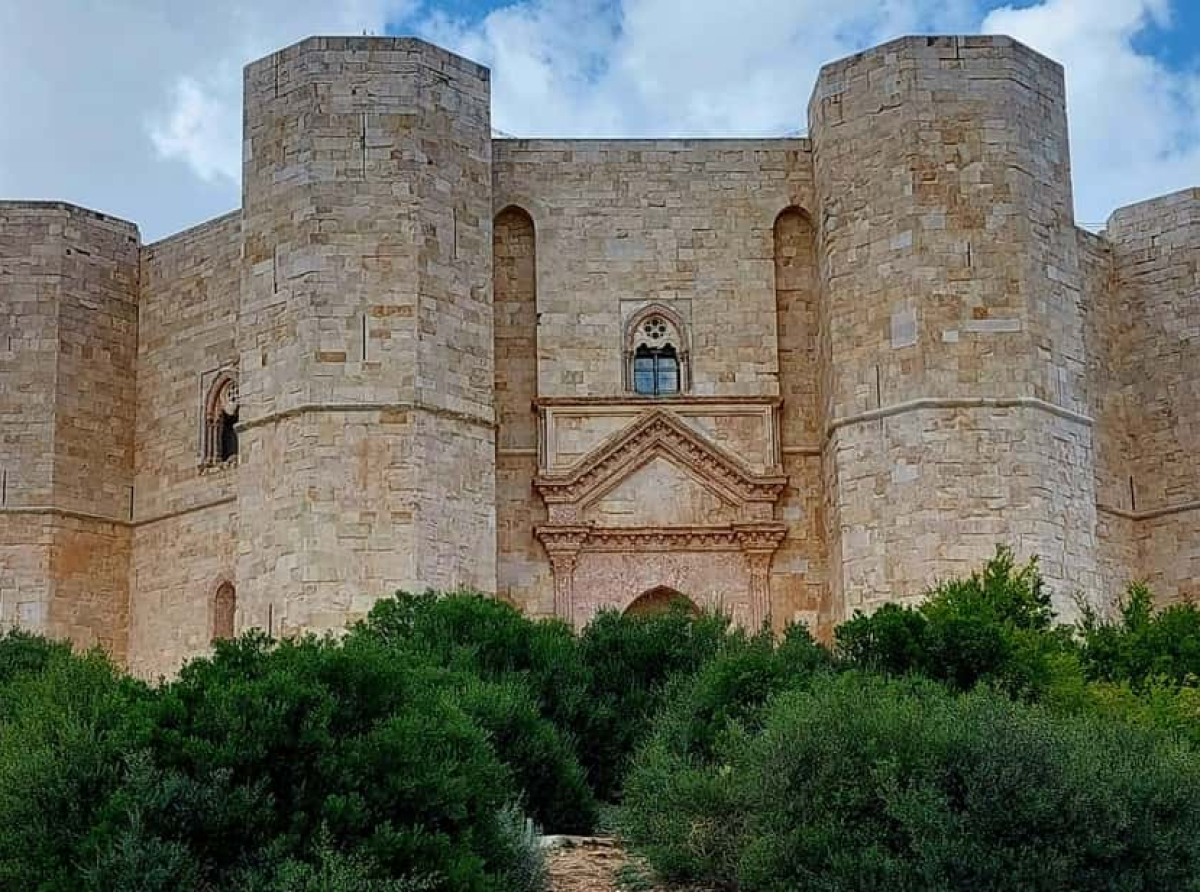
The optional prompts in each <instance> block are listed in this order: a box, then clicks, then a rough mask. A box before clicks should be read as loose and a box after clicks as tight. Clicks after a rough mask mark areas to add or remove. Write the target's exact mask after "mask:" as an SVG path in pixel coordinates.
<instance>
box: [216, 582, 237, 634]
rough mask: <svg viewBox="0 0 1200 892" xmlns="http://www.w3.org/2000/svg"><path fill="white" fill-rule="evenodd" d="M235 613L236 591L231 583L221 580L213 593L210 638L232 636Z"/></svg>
mask: <svg viewBox="0 0 1200 892" xmlns="http://www.w3.org/2000/svg"><path fill="white" fill-rule="evenodd" d="M236 615H237V592H236V591H235V590H234V588H233V583H231V582H222V583H221V585H220V586H219V587H218V588H217V593H216V594H215V595H213V608H212V640H213V641H217V640H219V639H223V638H232V637H233V636H234V631H235V630H234V621H235V618H236Z"/></svg>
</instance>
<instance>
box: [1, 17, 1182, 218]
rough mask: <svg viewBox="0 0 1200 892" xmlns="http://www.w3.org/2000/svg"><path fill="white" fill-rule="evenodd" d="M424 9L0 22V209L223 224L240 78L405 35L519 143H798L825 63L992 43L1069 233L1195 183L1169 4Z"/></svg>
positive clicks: (232, 199) (234, 162)
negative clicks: (1055, 134) (21, 206)
mask: <svg viewBox="0 0 1200 892" xmlns="http://www.w3.org/2000/svg"><path fill="white" fill-rule="evenodd" d="M437 2H438V0H426V2H425V4H424V6H422V7H419V8H418V7H417V6H416V4H417V3H418V0H256V2H254V3H247V2H245V0H212V2H209V3H207V4H184V3H183V2H179V0H164V2H159V3H145V2H142V0H106V2H104V3H99V2H94V0H87V2H85V0H40V2H36V3H35V2H29V3H25V2H20V0H0V196H5V197H22V198H62V199H66V200H70V201H75V202H78V203H81V204H85V205H88V206H91V207H96V208H98V209H100V210H105V211H109V212H111V213H115V214H118V215H121V216H125V217H128V218H130V219H134V220H136V221H138V222H139V223H140V224H141V225H142V229H143V233H144V235H145V236H147V237H149V238H156V237H160V236H162V235H165V234H167V233H169V232H171V231H174V230H176V229H179V228H182V227H184V226H187V225H190V224H192V223H196V222H199V221H200V220H203V219H206V218H208V217H211V216H214V215H215V214H218V213H221V212H223V211H225V210H228V209H230V208H232V207H235V206H236V205H237V203H238V200H239V194H238V193H239V188H238V183H237V180H238V173H239V168H240V162H239V157H240V145H241V134H240V129H241V66H242V65H243V64H244V63H245V62H247V61H249V60H251V59H254V58H257V57H259V56H261V55H264V54H266V53H268V52H270V51H272V50H274V49H277V48H278V47H281V46H285V45H287V44H288V43H291V42H293V41H295V40H297V39H300V38H301V37H304V36H306V35H308V34H313V33H350V34H359V33H362V32H363V31H364V30H367V31H370V32H372V33H383V31H384V28H385V25H386V23H387V22H389V21H390V22H393V23H397V22H401V21H403V20H405V18H406V16H407V18H408V26H406V27H405V28H404V30H416V31H417V32H418V33H420V34H421V35H422V36H425V37H428V38H430V39H433V40H434V41H435V42H439V43H442V44H443V45H446V46H448V47H449V48H451V49H454V50H457V51H458V52H461V53H463V54H464V55H467V56H469V57H471V58H473V59H476V60H478V61H481V62H483V63H485V64H488V65H489V66H491V68H492V75H493V121H494V123H495V125H496V126H497V127H498V128H500V129H502V130H505V131H508V132H511V133H515V134H518V135H522V136H584V135H587V136H655V135H658V136H679V135H703V136H712V135H751V134H756V135H774V134H781V133H787V132H797V131H801V130H802V129H803V128H804V125H805V106H806V104H807V101H808V96H809V92H810V90H811V88H812V84H813V81H814V79H815V77H816V73H817V69H818V68H819V67H820V65H821V64H822V63H824V62H827V61H829V60H831V59H835V58H837V57H839V56H842V55H845V54H847V53H851V52H855V51H857V50H859V49H862V48H864V47H867V46H870V45H872V44H875V43H878V42H880V41H883V40H886V39H888V38H890V37H894V36H896V35H898V34H902V33H909V32H914V31H918V32H919V31H940V32H943V33H947V32H970V31H978V30H980V29H981V28H983V29H986V30H988V31H1003V32H1008V33H1011V34H1013V36H1015V37H1017V38H1018V39H1021V40H1024V41H1025V42H1027V43H1029V44H1031V45H1032V46H1034V47H1035V48H1037V49H1040V50H1041V51H1043V52H1045V53H1047V54H1048V55H1050V56H1052V57H1054V58H1056V59H1058V60H1059V61H1061V62H1063V63H1064V64H1065V66H1066V69H1067V77H1068V94H1069V101H1070V115H1071V127H1072V133H1071V135H1072V150H1073V158H1074V168H1075V182H1076V196H1077V206H1078V209H1079V217H1080V219H1081V220H1084V221H1085V222H1092V221H1096V220H1102V219H1104V217H1105V216H1107V214H1108V212H1109V211H1110V210H1111V209H1112V208H1113V207H1115V206H1117V205H1119V204H1124V203H1128V202H1130V201H1136V200H1139V199H1141V198H1145V197H1149V196H1151V195H1154V194H1158V193H1161V192H1164V191H1169V190H1171V189H1175V188H1180V187H1182V186H1185V185H1191V184H1194V183H1195V182H1196V181H1197V180H1200V78H1197V76H1196V75H1195V73H1193V74H1192V75H1188V74H1183V73H1180V72H1177V71H1171V70H1168V69H1166V68H1164V66H1163V65H1161V64H1160V63H1159V62H1157V61H1156V60H1154V59H1153V58H1151V57H1149V56H1146V55H1145V54H1143V53H1139V52H1137V51H1136V50H1135V49H1134V37H1135V36H1136V35H1137V34H1138V33H1139V32H1140V31H1141V30H1142V29H1144V28H1145V27H1146V26H1147V24H1148V23H1150V22H1157V23H1158V24H1159V25H1162V26H1167V25H1168V24H1169V23H1168V19H1169V13H1170V8H1171V2H1170V0H1043V2H1040V3H1036V4H1035V5H1032V6H1025V7H1024V8H1011V9H1003V10H997V11H995V12H993V13H991V14H990V15H988V16H986V17H985V16H983V14H982V12H981V2H982V0H838V2H835V3H831V2H829V0H754V2H749V0H748V2H746V3H731V2H729V0H516V2H513V3H510V4H509V5H507V6H504V7H502V8H499V9H497V10H496V11H494V12H492V13H491V14H489V15H488V16H486V17H484V18H483V19H482V20H478V21H474V22H469V23H463V22H459V21H455V20H453V19H452V18H449V17H447V16H445V15H440V14H438V13H437V12H436V9H437ZM1175 2H1177V3H1178V2H1184V0H1175ZM1187 2H1191V0H1187ZM417 9H419V10H420V11H419V12H416V13H415V14H414V10H417Z"/></svg>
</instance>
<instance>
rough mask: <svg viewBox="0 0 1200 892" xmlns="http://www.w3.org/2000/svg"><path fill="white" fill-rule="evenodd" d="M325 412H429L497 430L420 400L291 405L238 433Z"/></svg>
mask: <svg viewBox="0 0 1200 892" xmlns="http://www.w3.org/2000/svg"><path fill="white" fill-rule="evenodd" d="M325 412H330V413H333V412H337V413H342V412H427V413H429V414H430V415H437V416H439V417H442V418H450V419H452V420H454V421H461V422H463V423H464V424H471V425H474V426H476V427H484V428H489V429H492V430H494V429H495V428H496V422H495V421H494V420H492V419H490V418H484V417H483V416H481V415H473V414H471V413H470V412H458V411H455V410H454V409H446V408H443V407H441V406H434V405H431V404H430V403H425V402H420V401H411V402H410V401H405V402H393V403H301V404H300V405H298V406H290V407H288V408H287V409H279V410H277V411H275V412H268V413H267V414H265V415H260V416H258V417H257V418H248V419H246V420H245V421H243V422H241V423H239V424H238V425H237V431H238V433H242V432H243V431H248V430H252V429H253V428H256V427H261V426H263V425H264V424H271V423H273V422H276V421H283V420H284V419H286V418H293V417H295V416H297V415H309V414H319V413H325Z"/></svg>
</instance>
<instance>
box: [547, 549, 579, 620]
mask: <svg viewBox="0 0 1200 892" xmlns="http://www.w3.org/2000/svg"><path fill="white" fill-rule="evenodd" d="M578 562H579V553H578V552H575V551H552V552H550V569H551V570H553V571H554V615H555V616H557V617H558V618H559V619H562V620H565V621H566V622H568V623H572V624H574V606H575V605H574V600H575V599H574V593H573V591H572V588H573V583H574V581H575V565H576V564H577V563H578Z"/></svg>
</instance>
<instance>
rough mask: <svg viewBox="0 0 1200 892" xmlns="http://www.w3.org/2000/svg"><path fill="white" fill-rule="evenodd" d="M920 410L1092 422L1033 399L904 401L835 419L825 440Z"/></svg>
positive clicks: (1082, 416)
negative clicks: (1004, 412) (1008, 412)
mask: <svg viewBox="0 0 1200 892" xmlns="http://www.w3.org/2000/svg"><path fill="white" fill-rule="evenodd" d="M920 409H1037V410H1038V411H1041V412H1048V413H1050V414H1051V415H1057V416H1058V417H1059V418H1065V419H1066V420H1067V421H1073V422H1075V423H1076V424H1082V425H1086V426H1087V427H1091V426H1092V425H1093V424H1094V422H1093V420H1092V418H1091V417H1090V416H1088V415H1084V414H1082V413H1081V412H1074V411H1072V410H1070V409H1067V408H1065V407H1063V406H1058V405H1055V404H1054V403H1051V402H1047V401H1046V400H1043V399H1038V398H1037V397H1034V396H1011V397H1010V396H1000V397H991V396H968V397H920V398H919V399H912V400H905V401H904V402H900V403H892V404H891V405H890V406H881V407H880V408H878V409H869V410H867V411H866V412H857V413H855V414H853V415H846V416H843V417H842V418H835V419H833V421H831V422H829V424H828V425H827V426H826V428H825V436H826V438H829V437H832V436H833V435H834V433H836V432H837V431H838V430H839V429H841V428H843V427H849V426H851V425H855V424H862V423H863V422H866V421H878V420H879V419H881V418H891V417H892V416H893V415H903V414H905V413H907V412H916V411H918V410H920Z"/></svg>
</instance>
